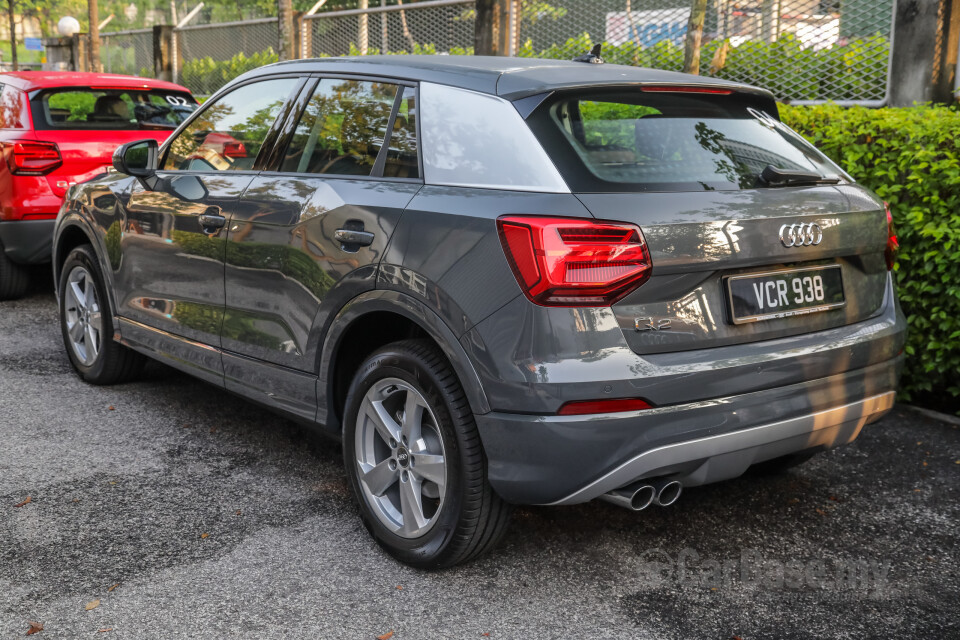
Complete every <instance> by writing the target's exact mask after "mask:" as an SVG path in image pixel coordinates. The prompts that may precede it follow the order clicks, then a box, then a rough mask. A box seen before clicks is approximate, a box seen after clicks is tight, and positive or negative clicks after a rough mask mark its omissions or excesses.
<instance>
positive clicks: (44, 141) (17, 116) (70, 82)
mask: <svg viewBox="0 0 960 640" xmlns="http://www.w3.org/2000/svg"><path fill="white" fill-rule="evenodd" d="M196 108H197V102H196V100H194V98H193V96H192V95H191V94H190V91H189V89H186V88H185V87H181V86H179V85H176V84H173V83H170V82H164V81H162V80H151V79H149V78H137V77H133V76H121V75H114V74H107V73H72V72H56V71H21V72H15V73H0V153H2V154H3V159H2V161H0V300H7V299H11V298H16V297H19V296H20V295H22V294H23V293H24V291H25V290H26V288H27V285H28V270H27V268H26V267H27V266H28V265H33V264H42V263H44V262H49V260H50V241H51V234H52V231H53V223H54V219H55V218H56V217H57V212H58V211H59V210H60V203H61V202H62V200H63V197H64V195H66V192H67V189H68V188H69V187H70V186H71V185H73V184H75V183H78V182H84V181H86V180H89V179H91V178H93V177H95V176H98V175H101V174H103V173H105V172H107V171H111V170H112V168H111V166H112V165H111V160H112V155H113V151H114V149H116V148H117V147H118V146H120V145H121V144H124V143H126V142H132V141H134V140H141V139H143V138H148V137H152V138H156V140H157V141H158V142H163V141H164V140H166V138H167V136H169V135H170V134H171V133H172V132H173V130H174V129H175V128H176V127H177V125H179V124H180V123H181V122H183V120H184V119H186V117H187V116H188V115H190V113H192V112H193V111H194V110H195V109H196Z"/></svg>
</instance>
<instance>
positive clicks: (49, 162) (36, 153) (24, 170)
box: [3, 140, 63, 176]
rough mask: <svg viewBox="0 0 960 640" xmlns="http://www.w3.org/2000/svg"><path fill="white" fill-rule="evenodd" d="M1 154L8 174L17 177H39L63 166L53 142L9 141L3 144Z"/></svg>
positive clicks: (58, 151)
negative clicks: (4, 157) (4, 158)
mask: <svg viewBox="0 0 960 640" xmlns="http://www.w3.org/2000/svg"><path fill="white" fill-rule="evenodd" d="M3 154H4V156H6V159H7V166H8V167H10V173H13V174H14V175H19V176H41V175H43V174H45V173H50V172H51V171H53V170H54V169H56V168H57V167H59V166H60V165H61V164H63V158H61V157H60V149H59V148H58V147H57V143H55V142H35V141H33V140H11V141H9V142H4V143H3Z"/></svg>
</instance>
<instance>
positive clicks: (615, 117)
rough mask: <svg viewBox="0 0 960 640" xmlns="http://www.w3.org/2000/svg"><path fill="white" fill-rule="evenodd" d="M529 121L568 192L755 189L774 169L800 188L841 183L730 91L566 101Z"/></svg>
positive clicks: (803, 145)
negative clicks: (803, 178)
mask: <svg viewBox="0 0 960 640" xmlns="http://www.w3.org/2000/svg"><path fill="white" fill-rule="evenodd" d="M529 122H530V126H531V128H532V129H533V130H534V132H535V133H536V134H537V136H538V138H539V139H540V141H541V143H542V144H543V145H544V147H545V148H546V149H547V151H548V152H549V153H550V155H551V157H552V158H553V159H554V162H555V163H556V164H557V167H558V168H559V169H560V171H561V173H563V174H564V178H565V179H566V180H567V183H568V184H569V185H570V186H571V188H572V189H573V190H574V191H580V192H609V191H703V190H714V189H715V190H732V189H753V188H760V187H767V186H770V185H769V183H768V181H766V180H765V179H763V178H761V174H763V172H764V169H766V168H767V167H771V166H772V167H774V168H775V169H779V170H782V171H790V172H804V173H805V174H809V177H808V178H807V181H816V180H817V179H821V178H822V179H826V180H832V181H834V182H835V181H836V180H837V179H838V178H841V177H843V174H842V172H840V170H839V169H838V168H837V167H836V166H834V165H833V164H832V163H831V162H830V161H829V160H828V159H827V158H826V157H825V156H824V155H823V154H821V153H820V152H819V151H817V150H816V149H814V148H813V146H811V145H810V144H809V143H807V142H806V141H805V140H803V138H801V137H800V136H799V135H797V134H796V133H794V132H793V131H791V130H790V129H789V128H788V127H787V126H786V125H784V124H782V123H781V122H779V121H778V120H777V119H776V118H774V117H772V116H770V115H768V114H766V113H765V112H763V111H760V110H759V109H757V108H755V107H753V106H751V103H750V102H749V101H747V100H745V99H744V98H743V97H741V96H738V95H736V94H733V95H702V94H683V93H644V92H641V91H631V92H623V91H620V92H617V93H610V92H606V93H596V94H584V93H577V94H575V95H573V96H571V95H569V94H567V95H561V96H559V97H557V98H554V99H553V100H552V101H550V102H548V103H547V104H544V105H541V107H540V108H538V109H537V110H536V111H535V112H534V114H533V115H532V116H531V117H530V120H529ZM768 175H769V173H768ZM798 182H799V181H798Z"/></svg>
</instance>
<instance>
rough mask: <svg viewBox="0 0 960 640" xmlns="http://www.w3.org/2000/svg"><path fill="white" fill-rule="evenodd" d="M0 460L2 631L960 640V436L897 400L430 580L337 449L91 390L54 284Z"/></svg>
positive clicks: (33, 333) (189, 402)
mask: <svg viewBox="0 0 960 640" xmlns="http://www.w3.org/2000/svg"><path fill="white" fill-rule="evenodd" d="M0 447H2V449H0V638H12V637H21V636H24V635H25V634H26V632H27V630H28V628H29V621H38V622H41V623H43V625H44V630H43V631H42V632H41V633H40V634H39V635H37V636H36V637H38V638H71V639H72V638H83V637H103V638H137V639H149V638H164V639H167V638H257V639H265V638H285V639H286V638H319V637H324V638H367V639H374V638H377V637H378V636H381V635H384V634H387V633H389V632H391V631H393V632H394V635H393V638H394V639H395V640H404V639H409V638H484V637H487V636H489V637H491V638H537V639H545V638H576V639H581V638H627V637H629V638H658V639H670V638H698V639H702V638H720V639H725V640H726V639H730V638H733V637H735V636H738V637H740V638H743V639H744V640H747V639H752V638H781V639H787V638H867V637H898V638H912V637H917V638H960V604H958V596H957V594H958V593H960V576H958V566H960V562H958V560H960V550H958V540H960V525H958V515H960V508H958V488H960V428H958V426H957V425H956V424H950V423H946V422H940V421H937V420H935V419H932V418H931V417H929V416H923V415H920V414H917V413H915V412H912V411H910V410H908V409H907V408H903V407H898V408H897V409H895V411H894V412H893V413H892V414H891V415H890V416H888V417H887V418H885V419H884V420H883V421H881V422H880V423H877V424H876V425H872V426H869V427H867V428H866V429H865V430H864V433H863V434H862V436H861V437H860V439H859V440H858V441H857V442H856V443H855V444H853V445H852V446H849V447H846V448H843V449H840V450H837V451H832V452H829V453H826V454H823V455H821V456H818V457H817V458H815V459H814V460H812V461H810V462H809V463H807V464H806V465H804V466H803V467H801V468H798V469H796V470H793V471H790V472H788V473H786V474H784V475H782V476H778V477H767V478H756V477H753V478H741V479H738V480H735V481H731V482H726V483H722V484H717V485H713V486H709V487H702V488H698V489H691V490H689V491H688V492H685V493H684V495H683V497H682V498H681V499H680V501H679V502H678V503H677V504H676V505H674V506H672V507H670V508H666V509H660V508H651V509H648V510H647V511H644V512H642V513H632V512H628V511H625V510H621V509H619V508H617V507H614V506H612V505H608V504H605V503H595V504H586V505H580V506H576V507H566V508H521V509H518V510H517V511H516V512H515V515H514V520H513V524H512V527H511V530H510V532H509V533H508V535H507V537H506V539H505V541H504V543H503V544H502V545H501V546H500V547H499V548H498V549H497V550H496V551H495V552H494V553H493V554H491V555H490V556H488V557H485V558H483V559H481V560H479V561H476V562H473V563H472V564H469V565H466V566H462V567H458V568H455V569H452V570H448V571H443V572H437V573H426V572H421V571H415V570H413V569H409V568H407V567H405V566H402V565H399V564H397V563H396V562H394V561H393V560H391V559H390V558H389V557H388V556H386V555H385V554H384V553H382V552H381V551H380V550H379V549H378V548H377V546H376V545H375V544H373V543H372V542H371V539H370V537H369V536H368V535H367V533H366V531H365V530H364V529H363V527H362V526H361V524H360V521H359V518H358V516H357V512H356V508H355V507H354V504H353V502H352V498H351V496H350V494H349V491H348V485H347V483H346V481H345V477H344V473H343V471H342V468H341V459H340V453H339V448H338V446H337V445H335V444H333V443H331V442H329V441H326V440H322V439H318V438H317V437H315V436H313V435H311V434H309V433H307V432H305V431H303V430H302V429H300V428H298V427H297V426H295V425H293V424H291V423H288V422H286V421H284V420H281V419H278V418H276V417H274V416H273V415H271V414H269V413H267V412H265V411H262V410H260V409H258V408H256V407H254V406H253V405H250V404H248V403H246V402H244V401H243V400H240V399H238V398H236V397H233V396H231V395H229V394H227V393H225V392H223V391H221V390H219V389H216V388H214V387H212V386H209V385H206V384H203V383H200V382H197V381H194V380H193V379H191V378H189V377H187V376H185V375H183V374H180V373H178V372H175V371H173V370H172V369H169V368H166V367H164V366H161V365H151V366H149V367H148V369H147V371H146V372H145V374H144V376H143V378H142V380H141V381H139V382H136V383H132V384H126V385H121V386H116V387H111V388H103V387H92V386H87V385H85V384H84V383H82V382H81V381H80V380H79V379H78V378H77V377H76V376H75V375H74V373H73V371H72V370H71V368H70V365H69V363H68V361H67V359H66V356H65V354H64V352H63V347H62V344H61V342H60V337H59V331H58V329H57V324H56V306H55V302H54V299H53V296H52V294H49V293H47V292H46V291H43V290H37V291H35V292H34V293H33V294H31V295H30V296H29V297H28V298H26V299H24V300H21V301H18V302H5V303H0ZM28 496H29V497H30V502H29V503H28V504H25V505H23V506H15V505H18V504H19V503H21V502H22V501H24V500H25V499H26V498H27V497H28ZM97 601H99V605H98V606H96V607H94V608H91V609H90V610H87V608H88V607H90V606H91V605H92V603H94V602H97ZM99 632H102V633H103V635H101V633H99Z"/></svg>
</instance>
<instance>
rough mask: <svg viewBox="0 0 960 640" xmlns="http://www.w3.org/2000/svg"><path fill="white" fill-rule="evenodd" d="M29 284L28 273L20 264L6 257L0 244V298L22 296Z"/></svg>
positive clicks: (6, 298) (7, 298) (10, 298)
mask: <svg viewBox="0 0 960 640" xmlns="http://www.w3.org/2000/svg"><path fill="white" fill-rule="evenodd" d="M29 286H30V273H29V272H28V271H27V269H26V268H24V267H23V266H22V265H19V264H17V263H16V262H14V261H13V260H11V259H10V258H8V257H7V253H6V252H5V251H4V249H3V244H0V300H16V299H17V298H20V297H23V294H25V293H26V292H27V288H28V287H29Z"/></svg>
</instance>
